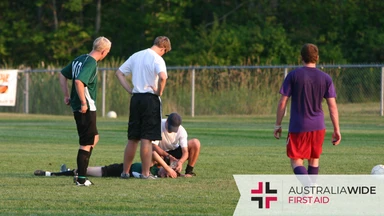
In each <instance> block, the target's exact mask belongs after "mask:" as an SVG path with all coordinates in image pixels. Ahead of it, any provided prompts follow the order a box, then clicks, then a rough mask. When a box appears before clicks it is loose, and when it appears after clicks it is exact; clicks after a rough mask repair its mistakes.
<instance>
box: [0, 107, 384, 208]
mask: <svg viewBox="0 0 384 216" xmlns="http://www.w3.org/2000/svg"><path fill="white" fill-rule="evenodd" d="M326 119H327V120H328V119H329V117H328V116H327V118H326ZM183 120H184V121H183V125H184V127H185V128H186V129H187V131H188V133H189V138H193V137H195V138H199V139H200V141H201V143H202V149H201V154H200V157H199V160H198V163H197V164H196V167H195V172H196V173H197V176H196V177H193V178H178V179H157V180H153V181H144V180H140V179H129V180H123V179H119V178H97V177H93V178H92V177H91V178H90V179H91V180H92V181H93V182H94V183H95V185H94V186H91V187H76V186H75V185H74V184H73V182H72V178H70V177H36V176H34V175H33V172H34V170H36V169H45V170H49V171H58V170H59V168H60V165H61V164H62V163H66V164H67V166H68V167H70V168H74V167H75V166H76V155H77V150H78V144H77V139H78V138H77V134H76V130H75V123H74V120H73V117H72V116H48V115H23V114H10V113H0V139H1V141H0V142H1V144H0V161H1V163H0V214H1V215H232V214H233V212H234V210H235V207H236V204H237V202H238V199H239V196H240V194H239V192H238V190H237V187H236V184H235V181H234V179H233V175H234V174H291V173H292V171H291V169H290V166H289V161H288V158H287V157H286V155H285V139H284V138H283V139H281V140H276V139H275V138H273V134H272V133H273V126H274V116H265V117H259V116H214V117H207V116H205V117H195V118H191V117H187V116H186V117H184V119H183ZM287 123H288V117H286V118H285V119H284V124H283V130H284V136H285V135H286V130H287ZM340 125H341V129H342V136H343V138H342V142H341V144H340V145H339V146H332V144H331V143H330V140H331V136H330V135H331V134H330V132H331V128H332V127H331V125H330V122H329V121H327V127H328V128H329V130H328V132H327V137H326V142H325V144H324V151H323V154H322V158H321V161H320V173H321V174H369V173H370V170H371V168H372V167H373V166H374V165H376V164H381V163H384V160H383V156H384V148H383V144H384V143H383V131H384V122H383V118H382V117H379V116H364V117H359V116H341V118H340ZM98 129H99V133H100V142H99V144H98V145H97V146H96V148H95V149H94V151H93V155H92V157H91V160H90V166H99V165H108V164H111V163H116V162H122V158H123V151H124V148H125V144H126V141H127V140H126V139H127V138H126V130H127V117H126V116H124V117H119V118H117V119H104V118H101V117H99V118H98ZM139 160H140V157H139V155H138V154H137V155H136V157H135V161H139Z"/></svg>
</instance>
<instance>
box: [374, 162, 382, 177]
mask: <svg viewBox="0 0 384 216" xmlns="http://www.w3.org/2000/svg"><path fill="white" fill-rule="evenodd" d="M371 174H372V175H384V165H382V164H379V165H376V166H374V167H373V168H372V171H371Z"/></svg>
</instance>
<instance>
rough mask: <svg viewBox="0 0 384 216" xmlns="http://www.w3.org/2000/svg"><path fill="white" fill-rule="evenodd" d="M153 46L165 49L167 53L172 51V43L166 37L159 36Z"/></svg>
mask: <svg viewBox="0 0 384 216" xmlns="http://www.w3.org/2000/svg"><path fill="white" fill-rule="evenodd" d="M153 45H155V46H157V47H159V48H165V53H167V52H169V51H171V49H172V47H171V41H170V40H169V38H168V37H166V36H158V37H156V38H155V41H153Z"/></svg>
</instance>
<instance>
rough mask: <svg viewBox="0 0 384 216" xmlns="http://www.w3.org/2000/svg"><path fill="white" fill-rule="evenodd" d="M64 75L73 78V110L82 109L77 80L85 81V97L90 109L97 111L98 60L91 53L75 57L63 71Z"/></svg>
mask: <svg viewBox="0 0 384 216" xmlns="http://www.w3.org/2000/svg"><path fill="white" fill-rule="evenodd" d="M61 73H62V74H63V76H65V77H66V78H67V79H71V80H72V89H71V107H72V111H73V112H75V111H79V110H80V109H81V102H80V99H79V96H78V94H77V91H76V87H75V85H74V82H75V80H76V79H77V80H80V81H81V82H83V83H84V86H85V89H84V93H85V98H86V99H87V104H88V108H89V110H90V111H96V97H97V61H96V60H95V59H94V58H93V57H92V56H90V55H88V54H84V55H81V56H79V57H77V58H76V59H74V60H73V61H72V62H71V63H70V64H68V65H67V66H66V67H65V68H63V70H62V71H61Z"/></svg>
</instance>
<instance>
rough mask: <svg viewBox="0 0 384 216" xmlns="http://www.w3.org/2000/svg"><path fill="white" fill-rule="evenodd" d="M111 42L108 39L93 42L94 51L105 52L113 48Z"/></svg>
mask: <svg viewBox="0 0 384 216" xmlns="http://www.w3.org/2000/svg"><path fill="white" fill-rule="evenodd" d="M111 45H112V43H111V41H109V40H108V39H107V38H106V37H103V36H101V37H98V38H96V39H95V41H93V48H92V49H93V50H95V51H99V52H101V51H103V50H106V49H110V48H111Z"/></svg>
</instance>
